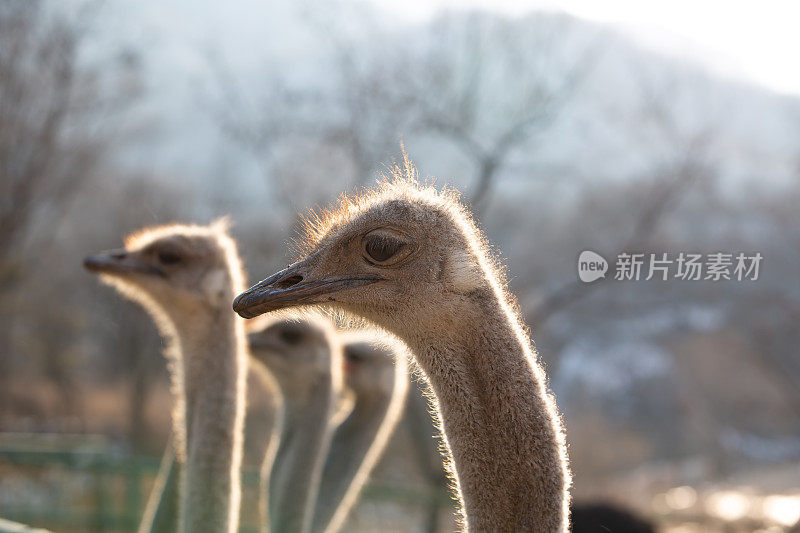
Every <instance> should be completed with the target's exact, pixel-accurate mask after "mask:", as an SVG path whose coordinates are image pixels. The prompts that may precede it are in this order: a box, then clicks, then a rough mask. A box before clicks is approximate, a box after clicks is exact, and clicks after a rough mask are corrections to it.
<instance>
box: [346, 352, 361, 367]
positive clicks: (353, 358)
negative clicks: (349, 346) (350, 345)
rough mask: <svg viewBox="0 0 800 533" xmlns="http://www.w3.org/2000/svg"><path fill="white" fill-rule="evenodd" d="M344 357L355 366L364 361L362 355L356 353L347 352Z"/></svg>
mask: <svg viewBox="0 0 800 533" xmlns="http://www.w3.org/2000/svg"><path fill="white" fill-rule="evenodd" d="M344 355H345V357H346V358H347V360H348V361H349V362H350V363H353V364H358V363H360V362H361V361H363V360H364V358H363V357H362V356H361V355H360V354H357V353H355V352H351V351H346V352H345V354H344Z"/></svg>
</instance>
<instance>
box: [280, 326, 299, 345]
mask: <svg viewBox="0 0 800 533" xmlns="http://www.w3.org/2000/svg"><path fill="white" fill-rule="evenodd" d="M278 336H279V337H280V339H281V340H282V341H283V342H285V343H286V344H292V345H294V344H298V343H299V342H300V340H301V339H302V337H303V335H302V334H301V333H300V332H299V331H297V330H295V329H282V330H281V331H280V333H278Z"/></svg>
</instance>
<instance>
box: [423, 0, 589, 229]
mask: <svg viewBox="0 0 800 533" xmlns="http://www.w3.org/2000/svg"><path fill="white" fill-rule="evenodd" d="M572 23H573V21H572V19H570V18H569V17H566V16H555V15H531V16H529V17H527V18H523V19H520V20H510V19H505V18H500V17H497V16H492V15H489V14H487V13H481V12H476V13H470V14H466V15H460V14H450V15H446V16H444V17H442V18H441V19H439V20H438V21H437V22H436V23H435V24H434V25H433V26H432V27H431V29H430V33H431V35H430V36H429V37H428V42H429V44H428V47H427V49H426V50H425V51H424V52H423V55H422V57H421V58H420V59H419V60H418V61H416V62H415V63H416V67H415V68H412V70H411V72H412V74H411V75H410V76H409V82H410V83H411V84H412V88H411V92H412V94H413V98H414V100H415V104H416V105H417V107H418V111H417V112H418V117H417V127H418V128H419V129H420V130H422V131H430V132H433V133H435V134H437V135H439V136H441V137H443V138H445V139H447V140H448V141H450V142H451V143H453V144H454V145H455V146H456V147H457V148H458V149H459V150H460V151H461V152H462V153H463V154H464V155H465V156H467V157H468V158H469V159H471V160H472V161H473V163H474V165H475V167H476V171H475V178H474V180H475V184H474V187H473V190H472V193H471V195H470V199H471V202H472V206H473V210H474V212H475V213H476V214H477V215H480V214H481V213H482V212H483V211H484V210H485V208H486V206H487V203H488V200H489V198H490V196H491V193H492V190H493V188H494V185H495V181H496V178H497V174H498V172H499V171H500V170H501V169H502V167H503V165H504V164H505V163H506V162H507V160H508V158H509V157H510V156H511V155H512V153H513V152H514V151H515V150H517V149H520V148H521V147H522V146H527V144H526V143H528V142H529V141H530V140H531V138H532V137H533V136H534V135H535V134H541V133H543V132H544V131H546V130H547V128H549V127H550V126H552V124H553V123H554V121H555V120H556V118H557V117H558V116H559V114H560V113H561V112H562V111H563V110H564V109H565V107H566V106H567V105H568V103H569V102H570V100H571V98H572V96H573V95H574V94H575V92H576V91H577V90H578V88H579V87H580V83H581V81H582V80H583V78H584V77H585V76H586V74H587V73H588V72H589V70H590V68H591V66H592V65H593V63H594V61H595V60H596V53H597V50H598V48H597V47H592V46H590V44H591V43H590V42H586V43H585V44H583V45H576V43H575V42H571V37H572V36H571V35H570V27H571V24H572ZM529 148H530V147H529Z"/></svg>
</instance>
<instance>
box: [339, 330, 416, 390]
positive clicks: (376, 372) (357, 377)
mask: <svg viewBox="0 0 800 533" xmlns="http://www.w3.org/2000/svg"><path fill="white" fill-rule="evenodd" d="M376 341H377V339H376V338H375V335H374V334H363V333H360V332H352V333H345V334H343V335H342V344H343V349H342V352H343V359H344V361H343V362H344V381H345V384H346V385H347V387H348V388H349V389H350V390H352V391H353V392H354V393H355V395H356V396H357V397H359V398H364V397H373V396H374V397H386V396H389V395H391V394H392V391H393V390H394V388H395V386H396V385H395V381H396V372H395V362H394V357H395V354H398V357H399V356H401V355H402V354H403V351H402V350H401V349H398V348H397V347H394V346H390V345H386V344H385V341H382V342H376ZM400 364H405V362H404V361H401V362H400Z"/></svg>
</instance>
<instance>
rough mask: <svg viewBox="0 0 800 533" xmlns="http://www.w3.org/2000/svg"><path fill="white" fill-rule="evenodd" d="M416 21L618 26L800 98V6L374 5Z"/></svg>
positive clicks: (776, 2) (518, 1)
mask: <svg viewBox="0 0 800 533" xmlns="http://www.w3.org/2000/svg"><path fill="white" fill-rule="evenodd" d="M369 1H371V2H373V3H375V4H378V5H380V6H382V7H384V8H386V9H388V10H389V11H392V12H394V13H397V14H398V15H400V16H404V17H406V18H408V19H409V20H424V19H425V18H428V17H430V16H432V15H433V14H435V12H436V11H438V10H439V9H441V8H469V7H480V8H484V9H489V10H496V11H500V12H505V13H508V14H511V15H518V14H522V13H525V12H527V11H530V10H534V9H550V10H559V11H565V12H567V13H570V14H572V15H575V16H578V17H581V18H584V19H588V20H593V21H597V22H602V23H607V24H610V25H613V26H615V27H617V28H619V29H620V30H622V31H623V32H624V33H627V34H629V35H631V36H632V37H633V38H634V39H635V40H636V41H638V42H640V43H642V44H644V45H645V46H648V47H650V48H653V49H655V50H658V51H660V52H662V53H666V54H669V55H676V56H680V57H689V58H691V59H693V60H695V61H699V62H700V63H702V64H705V65H706V66H708V67H709V68H710V69H711V70H713V71H715V72H717V73H719V74H722V75H726V76H730V77H734V78H740V79H745V80H748V81H750V82H753V83H756V84H758V85H761V86H764V87H767V88H769V89H772V90H773V91H776V92H779V93H786V94H792V95H796V96H800V68H798V64H800V31H798V22H800V1H797V0H759V1H758V2H755V1H752V0H746V1H736V0H727V1H720V0H694V1H692V0H671V1H663V0H658V1H653V0H649V1H641V0H640V1H629V0H628V1H626V0H604V1H602V2H601V1H598V0H561V1H557V0H369Z"/></svg>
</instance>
